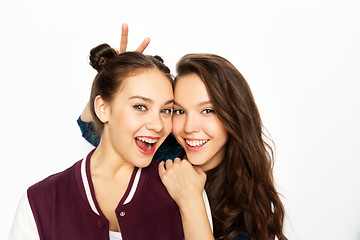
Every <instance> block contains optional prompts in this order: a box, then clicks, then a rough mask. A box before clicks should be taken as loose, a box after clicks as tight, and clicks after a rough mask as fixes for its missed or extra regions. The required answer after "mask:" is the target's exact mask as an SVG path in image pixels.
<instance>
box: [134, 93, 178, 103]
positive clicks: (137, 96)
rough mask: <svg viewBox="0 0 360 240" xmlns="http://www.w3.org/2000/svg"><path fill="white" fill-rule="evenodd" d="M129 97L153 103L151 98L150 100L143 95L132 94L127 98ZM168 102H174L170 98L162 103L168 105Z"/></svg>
mask: <svg viewBox="0 0 360 240" xmlns="http://www.w3.org/2000/svg"><path fill="white" fill-rule="evenodd" d="M131 99H141V100H143V101H145V102H148V103H153V100H151V99H150V98H146V97H143V96H139V95H136V96H132V97H130V98H129V100H131ZM170 103H174V99H171V100H169V101H167V102H166V103H164V105H168V104H170Z"/></svg>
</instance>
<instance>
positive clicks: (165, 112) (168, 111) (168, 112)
mask: <svg viewBox="0 0 360 240" xmlns="http://www.w3.org/2000/svg"><path fill="white" fill-rule="evenodd" d="M160 113H164V114H171V109H169V108H165V109H162V110H161V111H160Z"/></svg>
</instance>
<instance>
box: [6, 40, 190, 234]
mask: <svg viewBox="0 0 360 240" xmlns="http://www.w3.org/2000/svg"><path fill="white" fill-rule="evenodd" d="M90 64H91V66H93V67H94V68H95V69H96V70H97V71H98V73H97V75H96V77H95V79H94V82H93V86H92V90H91V97H90V102H91V103H92V104H90V109H91V114H92V118H93V119H94V123H95V128H96V131H97V134H98V136H101V137H100V138H99V139H100V142H99V145H98V147H97V148H96V149H94V150H93V151H91V152H90V153H89V154H88V155H87V156H86V157H85V158H84V159H82V160H80V161H78V162H76V163H75V164H74V165H73V166H72V167H70V168H68V169H67V170H65V171H63V172H60V173H57V174H54V175H51V176H49V177H48V178H46V179H44V180H42V181H40V182H38V183H36V184H35V185H33V186H31V187H30V188H29V189H28V190H27V193H26V194H24V196H23V198H22V199H21V201H20V203H19V206H18V210H17V213H16V216H15V220H14V223H13V227H12V230H11V233H10V236H9V239H14V240H19V239H44V240H45V239H52V240H56V239H61V240H65V239H66V240H72V239H73V240H79V239H87V240H91V239H94V240H101V239H104V240H109V239H110V240H118V239H124V240H126V239H131V240H133V239H141V240H143V239H164V240H165V239H183V238H184V235H183V230H182V224H181V217H180V213H179V209H178V207H177V205H176V203H175V202H174V201H173V200H172V198H171V197H170V195H169V194H168V192H167V190H166V188H165V187H164V185H163V184H162V182H161V180H160V178H159V173H158V164H159V162H158V161H152V159H153V156H154V153H155V152H156V150H157V149H158V148H159V146H160V145H161V144H162V143H163V142H164V140H165V139H166V137H167V136H168V135H169V133H170V132H171V125H172V122H171V121H172V119H171V111H172V106H173V101H174V100H173V88H172V83H173V80H172V78H171V75H170V70H169V69H168V68H167V67H166V66H165V65H164V64H163V61H162V59H161V58H160V57H151V56H145V55H143V54H141V53H138V52H124V53H121V54H119V55H118V53H117V51H116V50H114V49H112V48H111V47H110V46H109V45H107V44H102V45H100V46H98V47H95V48H94V49H92V50H91V54H90Z"/></svg>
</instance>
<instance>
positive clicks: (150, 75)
mask: <svg viewBox="0 0 360 240" xmlns="http://www.w3.org/2000/svg"><path fill="white" fill-rule="evenodd" d="M120 93H121V95H123V96H124V97H131V96H136V95H138V96H143V97H147V98H150V99H153V100H162V99H166V101H168V100H169V99H172V98H173V89H172V85H171V83H170V80H169V79H168V78H167V76H166V75H165V74H164V73H162V72H160V71H159V70H157V69H149V70H145V71H143V72H139V74H136V75H134V76H130V77H127V78H125V79H124V83H123V86H122V88H121V90H120Z"/></svg>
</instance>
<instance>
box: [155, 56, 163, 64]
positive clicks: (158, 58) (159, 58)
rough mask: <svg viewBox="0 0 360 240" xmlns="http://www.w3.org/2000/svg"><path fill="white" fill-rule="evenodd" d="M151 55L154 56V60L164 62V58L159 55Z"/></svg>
mask: <svg viewBox="0 0 360 240" xmlns="http://www.w3.org/2000/svg"><path fill="white" fill-rule="evenodd" d="M152 57H153V58H155V59H156V60H158V61H159V62H161V63H164V60H163V59H162V58H161V57H160V56H158V55H156V56H152Z"/></svg>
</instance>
